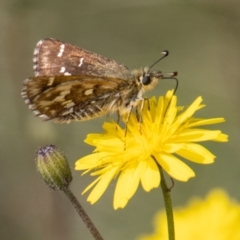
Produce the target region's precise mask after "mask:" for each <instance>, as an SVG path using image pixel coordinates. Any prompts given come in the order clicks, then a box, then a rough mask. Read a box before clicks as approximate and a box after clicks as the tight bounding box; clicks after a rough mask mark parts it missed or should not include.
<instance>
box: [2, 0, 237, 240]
mask: <svg viewBox="0 0 240 240" xmlns="http://www.w3.org/2000/svg"><path fill="white" fill-rule="evenodd" d="M0 30H1V34H0V53H1V54H0V81H1V85H0V86H1V87H0V103H1V104H0V113H1V114H0V136H1V145H0V157H1V168H0V177H1V183H0V187H1V189H0V194H1V195H0V206H1V208H0V215H1V227H0V236H2V237H1V239H18V240H21V239H24V240H27V239H35V240H38V239H45V240H52V239H59V240H62V239H73V240H75V239H84V240H85V239H86V240H88V239H89V240H90V239H92V236H91V235H90V234H89V232H88V230H87V229H86V228H85V226H84V225H83V223H82V221H81V220H80V219H79V218H78V216H77V214H76V212H75V210H74V209H73V207H72V206H71V204H70V203H69V201H68V200H67V198H66V197H65V196H64V195H63V193H61V192H53V191H51V190H50V189H49V188H48V187H46V186H45V184H44V183H43V181H42V180H41V178H40V177H39V176H38V174H37V172H36V169H35V163H34V158H35V151H36V150H37V149H38V148H39V147H41V146H45V145H47V144H55V145H57V146H58V147H59V148H60V149H61V150H63V151H64V152H65V154H66V155H67V157H68V159H69V162H70V166H71V169H72V172H73V176H74V180H73V182H72V184H71V189H72V191H73V192H74V193H75V194H76V196H77V197H78V199H79V200H80V202H81V203H82V205H83V206H84V208H85V209H86V211H87V212H88V213H89V215H90V217H91V218H92V221H93V222H94V223H95V224H96V226H97V228H98V229H99V231H100V232H101V234H102V235H103V237H104V239H106V240H113V239H114V240H121V239H129V240H132V239H135V238H136V237H137V236H138V235H139V234H140V233H145V232H149V231H151V229H152V219H153V216H154V214H155V212H156V211H158V210H159V209H160V208H163V206H164V205H163V197H162V194H161V190H160V189H155V190H152V191H151V192H150V193H146V192H144V191H143V190H142V188H141V186H140V187H139V189H138V191H137V193H136V194H135V195H134V197H133V198H132V199H131V200H130V202H129V203H128V205H127V206H126V207H125V208H124V209H122V210H117V211H115V210H113V206H112V205H113V204H112V202H113V193H114V188H115V182H113V183H112V184H111V186H110V187H109V188H108V190H107V191H106V192H105V194H104V195H103V197H102V198H101V199H100V200H99V201H98V202H97V203H96V204H94V205H90V204H89V203H87V202H86V198H87V195H84V196H81V192H82V191H83V189H84V188H85V187H86V186H87V185H88V184H89V183H90V182H91V181H92V178H91V177H89V176H84V177H81V176H80V172H76V171H75V170H74V163H75V161H76V160H77V159H79V158H80V157H83V156H84V155H86V154H89V153H90V152H91V151H92V150H93V149H92V148H91V147H89V146H87V145H86V144H84V142H83V140H84V138H85V136H86V134H88V133H93V132H101V131H102V128H101V125H102V123H103V121H104V120H106V117H103V118H101V119H97V120H92V121H87V122H81V123H71V124H62V125H60V124H59V125H58V124H55V123H53V122H43V121H42V120H41V119H39V118H37V117H35V116H34V115H33V114H32V112H31V111H30V110H29V109H28V107H27V106H26V105H25V104H24V102H23V100H22V99H21V96H20V93H21V88H22V82H23V80H24V79H25V78H27V77H29V76H33V71H32V53H33V49H34V47H35V44H36V43H37V41H39V40H40V39H42V38H46V37H53V38H57V39H60V40H63V41H66V42H69V43H72V44H74V45H76V46H79V47H82V48H85V49H88V50H90V51H93V52H96V53H99V54H101V55H103V56H106V57H109V58H111V59H114V60H116V61H118V62H121V63H123V64H125V65H126V66H128V67H129V68H138V67H144V66H147V65H151V64H152V63H153V62H154V61H155V60H157V59H158V58H159V56H160V53H161V51H162V50H165V49H168V50H169V51H170V56H169V57H168V58H166V59H164V60H163V61H161V62H160V63H159V64H158V65H157V66H155V69H159V70H162V71H164V72H169V71H178V73H179V75H178V79H179V82H180V86H179V89H178V91H177V96H178V101H179V104H180V105H188V104H190V103H191V102H192V101H193V100H194V99H195V98H196V97H197V96H199V95H201V96H202V97H203V99H204V103H205V104H206V105H207V107H206V108H204V109H202V110H201V111H200V112H199V113H198V116H199V117H209V118H211V117H224V118H225V119H226V120H227V121H226V123H223V124H219V125H216V126H212V128H214V129H221V130H222V131H223V132H224V133H226V134H229V136H230V141H229V142H228V143H224V144H223V143H207V144H204V146H207V147H208V148H209V149H210V150H211V151H212V152H213V153H214V154H215V155H216V156H217V159H216V161H215V163H214V164H212V165H197V164H193V163H190V162H187V164H189V166H191V167H192V168H193V170H194V171H195V173H196V177H195V178H193V179H191V180H190V181H188V182H187V183H181V182H175V187H174V188H173V190H172V200H173V205H174V206H175V207H176V206H182V205H185V204H186V202H187V201H188V199H189V198H191V197H192V196H199V197H204V196H205V195H206V194H207V193H208V192H209V190H211V189H212V188H215V187H221V188H223V189H225V190H226V191H227V192H228V193H229V194H230V195H231V196H232V197H233V198H235V199H236V200H237V201H239V202H240V191H239V181H240V174H239V169H240V166H239V160H240V159H239V153H240V148H239V147H240V146H239V142H240V138H239V135H240V111H239V110H240V94H239V93H240V91H239V90H240V2H239V1H237V0H236V1H223V0H207V1H206V0H196V1H190V0H186V1H183V0H182V1H180V0H175V1H167V0H165V1H164V0H148V1H146V0H121V1H116V0H115V1H114V0H99V1H93V0H78V1H76V0H72V1H64V0H53V1H47V0H42V1H37V0H36V1H30V0H29V1H28V0H22V1H21V0H2V1H1V3H0ZM174 86H175V83H174V81H162V82H160V83H159V85H158V86H157V88H156V89H155V90H154V91H151V92H150V93H148V95H147V96H153V95H156V96H158V95H161V94H165V93H166V90H168V89H172V88H174ZM113 117H115V116H113ZM115 119H116V118H115Z"/></svg>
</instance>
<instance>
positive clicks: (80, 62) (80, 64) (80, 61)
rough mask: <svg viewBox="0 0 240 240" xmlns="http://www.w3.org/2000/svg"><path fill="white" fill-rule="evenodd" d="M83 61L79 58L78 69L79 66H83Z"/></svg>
mask: <svg viewBox="0 0 240 240" xmlns="http://www.w3.org/2000/svg"><path fill="white" fill-rule="evenodd" d="M83 60H84V58H83V57H81V58H80V60H79V64H78V67H81V66H82V64H83Z"/></svg>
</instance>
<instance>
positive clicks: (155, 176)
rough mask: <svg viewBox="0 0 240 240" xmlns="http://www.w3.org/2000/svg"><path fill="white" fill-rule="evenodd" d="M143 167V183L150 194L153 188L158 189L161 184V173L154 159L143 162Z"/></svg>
mask: <svg viewBox="0 0 240 240" xmlns="http://www.w3.org/2000/svg"><path fill="white" fill-rule="evenodd" d="M140 164H141V165H142V170H143V171H142V173H141V183H142V187H143V189H144V190H145V191H146V192H149V191H150V190H151V189H153V188H157V187H158V186H159V184H160V173H159V169H158V166H157V164H156V163H155V161H154V160H153V159H152V158H149V159H148V160H147V161H142V162H140V163H139V165H140Z"/></svg>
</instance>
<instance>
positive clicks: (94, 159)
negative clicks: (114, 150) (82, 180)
mask: <svg viewBox="0 0 240 240" xmlns="http://www.w3.org/2000/svg"><path fill="white" fill-rule="evenodd" d="M109 157H110V158H111V156H109V154H108V153H105V152H100V153H93V154H90V155H87V156H85V157H83V158H80V159H79V160H77V162H76V163H75V170H84V169H87V168H96V167H98V166H100V164H102V163H103V162H104V159H105V158H109Z"/></svg>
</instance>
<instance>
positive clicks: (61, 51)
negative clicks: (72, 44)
mask: <svg viewBox="0 0 240 240" xmlns="http://www.w3.org/2000/svg"><path fill="white" fill-rule="evenodd" d="M64 48H65V44H61V46H60V49H59V52H58V55H57V56H58V57H61V56H62V55H63V52H64Z"/></svg>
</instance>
